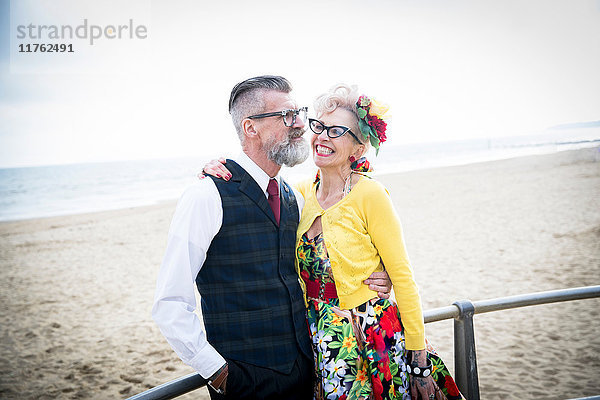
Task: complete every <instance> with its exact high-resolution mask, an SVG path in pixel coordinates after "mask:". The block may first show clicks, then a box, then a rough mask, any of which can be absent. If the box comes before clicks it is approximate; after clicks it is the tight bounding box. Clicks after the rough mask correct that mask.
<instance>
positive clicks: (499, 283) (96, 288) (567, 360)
mask: <svg viewBox="0 0 600 400" xmlns="http://www.w3.org/2000/svg"><path fill="white" fill-rule="evenodd" d="M599 151H600V149H599V148H588V149H581V150H570V151H564V152H560V153H555V154H547V155H536V156H528V157H521V158H514V159H509V160H501V161H492V162H485V163H478V164H470V165H464V166H455V167H445V168H437V169H429V170H421V171H411V172H405V173H399V174H393V175H385V176H380V177H378V178H377V179H379V180H380V181H381V182H383V183H384V184H385V185H386V186H387V187H388V189H389V191H390V193H391V195H392V197H393V200H394V203H395V206H396V208H397V210H398V213H399V214H400V217H401V219H402V223H403V228H404V234H405V240H406V245H407V248H408V252H409V255H410V257H411V261H412V265H413V268H414V270H415V276H416V280H417V283H418V284H419V287H420V290H421V296H422V300H423V307H424V309H431V308H435V307H441V306H446V305H449V304H451V303H452V302H454V301H455V300H458V299H462V298H468V299H470V300H473V301H475V300H482V299H488V298H494V297H501V296H508V295H514V294H521V293H529V292H536V291H542V290H551V289H561V288H569V287H579V286H587V285H598V284H600V153H599ZM375 166H376V163H375ZM174 207H175V201H172V202H167V203H164V204H160V205H156V206H149V207H139V208H130V209H124V210H118V211H107V212H98V213H91V214H82V215H72V216H66V217H52V218H43V219H36V220H26V221H17V222H4V223H0V238H1V239H0V266H1V270H2V274H1V277H0V282H1V283H0V285H1V292H0V296H1V304H2V308H1V309H2V312H1V315H0V332H1V337H2V342H1V345H0V369H1V371H0V397H2V398H5V399H55V398H62V399H80V398H86V399H88V398H90V399H109V398H126V397H128V396H131V395H134V394H136V393H138V392H141V391H143V390H146V389H148V388H150V387H153V386H156V385H159V384H161V383H164V382H166V381H169V380H171V379H175V378H177V377H179V376H182V375H185V374H188V373H190V372H193V370H192V369H191V368H190V367H188V366H186V365H184V364H183V363H182V362H181V361H180V360H179V358H178V357H177V356H176V355H175V353H174V352H173V351H172V350H171V348H170V347H169V345H168V344H167V342H166V340H165V339H164V338H163V337H162V335H161V333H160V332H159V330H158V328H157V327H156V326H155V324H154V322H153V321H152V318H151V315H150V310H151V307H152V300H153V295H154V286H155V280H156V275H157V272H158V269H159V266H160V262H161V259H162V255H163V251H164V249H165V245H166V238H167V231H168V228H169V224H170V220H171V216H172V214H173V211H174ZM599 310H600V299H593V300H582V301H573V302H568V303H561V304H553V305H544V306H535V307H528V308H522V309H517V310H508V311H503V312H498V313H491V314H484V315H478V316H476V317H475V333H476V344H477V358H478V366H479V381H480V388H481V395H482V398H484V399H506V398H519V399H565V398H573V397H584V396H589V395H598V394H600V379H598V378H599V377H600V372H598V371H600V335H598V332H600V317H599ZM426 332H427V336H428V337H429V339H430V341H431V342H432V343H433V344H434V345H435V346H436V347H437V349H438V351H439V353H440V355H441V356H442V358H444V359H445V361H446V362H447V364H448V365H449V366H450V368H451V370H453V354H452V353H453V349H452V347H453V342H452V323H451V321H443V322H438V323H433V324H429V325H427V327H426ZM182 398H190V399H191V398H195V399H198V398H200V399H204V398H206V399H207V398H208V394H207V392H206V390H205V389H201V390H199V391H196V392H193V394H188V395H186V396H184V397H182Z"/></svg>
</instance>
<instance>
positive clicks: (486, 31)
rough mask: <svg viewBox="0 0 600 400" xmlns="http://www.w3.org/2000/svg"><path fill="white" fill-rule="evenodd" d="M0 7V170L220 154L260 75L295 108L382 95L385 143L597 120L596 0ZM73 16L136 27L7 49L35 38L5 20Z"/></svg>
mask: <svg viewBox="0 0 600 400" xmlns="http://www.w3.org/2000/svg"><path fill="white" fill-rule="evenodd" d="M0 4H1V7H2V8H1V10H0V11H1V19H0V25H1V29H2V32H1V35H0V37H1V40H2V42H1V43H0V50H1V64H0V166H23V165H46V164H58V163H72V162H87V161H108V160H127V159H143V158H158V157H179V156H196V155H202V154H207V153H209V152H211V153H212V152H215V151H217V152H218V153H220V154H223V153H233V154H235V152H236V149H237V148H238V142H237V137H236V135H235V133H234V130H233V127H232V124H231V122H230V120H229V115H228V114H227V100H228V97H229V92H230V90H231V88H232V87H233V85H234V84H235V83H237V82H239V81H240V80H242V79H245V78H247V77H250V76H255V75H260V74H280V75H283V76H285V77H287V78H288V79H289V80H290V81H291V82H292V83H293V85H294V87H295V97H296V98H297V100H298V102H299V103H300V105H309V106H312V101H313V99H314V98H315V97H316V96H317V95H319V94H320V93H322V92H323V91H325V90H326V89H327V88H328V87H330V86H332V85H333V84H335V83H337V82H347V83H351V84H357V85H358V86H359V87H360V88H362V89H363V92H365V93H366V94H368V95H371V96H372V97H374V98H376V99H378V100H381V101H383V102H386V103H388V104H389V105H391V107H392V114H393V122H392V126H391V128H392V129H391V132H390V134H389V135H388V136H389V137H390V143H395V144H402V143H414V142H423V141H445V140H453V139H463V138H486V137H495V136H512V135H519V134H527V133H531V132H539V131H541V130H543V129H545V128H547V127H550V126H554V125H558V124H563V123H569V122H579V121H593V120H600V73H598V71H600V1H597V0H594V1H592V0H589V1H588V0H539V1H532V0H513V1H511V0H502V1H498V0H496V1H487V0H477V1H466V0H455V1H450V0H448V1H441V0H436V1H427V0H423V1H417V0H414V1H412V0H411V1H397V0H394V1H391V0H390V1H366V0H362V1H348V0H345V1H294V2H280V1H272V2H271V1H253V2H245V1H222V2H214V1H211V2H198V1H133V2H115V1H108V2H106V1H102V2H100V1H94V2H92V1H81V0H80V1H73V0H71V1H65V0H55V1H47V0H46V1H44V0H18V1H15V2H14V3H13V4H9V1H8V0H0ZM124 4H126V5H124ZM9 5H10V7H9ZM11 16H12V19H11ZM84 19H87V20H88V23H89V24H98V25H99V26H100V25H101V26H104V27H105V26H106V25H108V24H115V25H116V24H125V23H129V20H130V19H132V20H133V22H134V23H135V24H138V25H144V26H146V27H147V38H145V39H136V40H133V39H122V40H112V41H111V40H107V39H99V40H98V42H97V43H96V44H94V45H92V46H91V45H89V44H88V43H87V42H86V41H85V40H72V41H69V40H62V41H58V40H54V41H52V40H46V41H45V42H52V43H69V42H72V43H73V44H74V45H75V46H76V50H77V51H76V53H74V54H73V55H72V57H71V58H67V57H66V54H54V55H48V54H46V55H44V56H42V55H39V54H37V55H35V54H34V55H29V56H30V58H23V56H24V55H23V54H20V55H19V54H18V53H16V49H17V46H18V44H22V43H36V42H40V41H39V40H37V41H36V40H34V39H29V40H20V41H19V39H17V30H16V24H17V23H22V22H23V21H29V22H30V23H33V24H39V25H41V24H46V25H52V24H70V25H72V26H74V27H75V26H77V25H80V24H82V23H83V20H84ZM11 52H13V53H12V55H13V57H12V58H11V56H10V55H11ZM43 57H46V58H43Z"/></svg>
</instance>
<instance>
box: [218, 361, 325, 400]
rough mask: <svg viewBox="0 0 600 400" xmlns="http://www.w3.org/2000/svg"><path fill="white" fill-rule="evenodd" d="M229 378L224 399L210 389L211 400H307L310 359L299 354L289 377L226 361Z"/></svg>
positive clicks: (312, 365)
mask: <svg viewBox="0 0 600 400" xmlns="http://www.w3.org/2000/svg"><path fill="white" fill-rule="evenodd" d="M227 364H228V365H229V375H228V376H227V389H226V393H225V395H224V396H222V395H220V394H217V393H215V391H214V390H212V388H210V386H209V387H208V391H209V392H210V398H211V399H212V400H225V399H240V400H242V399H248V400H250V399H290V400H310V399H312V395H313V375H314V374H313V371H314V364H313V360H312V359H308V358H307V357H306V356H304V355H302V354H299V355H298V358H297V359H296V362H295V363H294V368H293V369H292V372H290V373H289V374H284V373H281V372H278V371H274V370H272V369H269V368H262V367H257V366H256V365H252V364H247V363H244V362H241V361H234V360H227Z"/></svg>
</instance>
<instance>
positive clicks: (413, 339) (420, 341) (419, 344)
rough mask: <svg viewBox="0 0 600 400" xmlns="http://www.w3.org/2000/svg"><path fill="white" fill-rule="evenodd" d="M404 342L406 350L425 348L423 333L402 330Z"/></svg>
mask: <svg viewBox="0 0 600 400" xmlns="http://www.w3.org/2000/svg"><path fill="white" fill-rule="evenodd" d="M404 340H405V342H404V344H405V347H406V350H423V349H425V334H424V333H421V334H419V333H417V334H413V335H411V334H407V333H406V332H404Z"/></svg>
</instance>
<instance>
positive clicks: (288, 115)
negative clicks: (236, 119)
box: [247, 107, 308, 126]
mask: <svg viewBox="0 0 600 400" xmlns="http://www.w3.org/2000/svg"><path fill="white" fill-rule="evenodd" d="M298 115H299V116H300V119H301V120H302V122H306V116H307V115H308V107H302V108H299V109H297V110H283V111H276V112H270V113H264V114H257V115H251V116H249V117H247V118H250V119H258V118H267V117H283V124H284V125H285V126H294V124H295V123H296V116H298Z"/></svg>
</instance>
